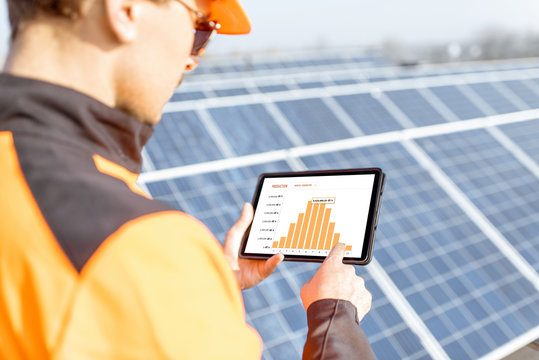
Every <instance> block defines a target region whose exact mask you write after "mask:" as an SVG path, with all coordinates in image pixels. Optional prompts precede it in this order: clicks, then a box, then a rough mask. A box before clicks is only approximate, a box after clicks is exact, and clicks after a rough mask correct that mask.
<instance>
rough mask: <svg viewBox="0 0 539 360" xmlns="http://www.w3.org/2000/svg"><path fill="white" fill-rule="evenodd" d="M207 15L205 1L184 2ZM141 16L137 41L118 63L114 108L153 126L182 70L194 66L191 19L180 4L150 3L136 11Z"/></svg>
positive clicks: (206, 2) (180, 77) (195, 60)
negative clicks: (116, 96)
mask: <svg viewBox="0 0 539 360" xmlns="http://www.w3.org/2000/svg"><path fill="white" fill-rule="evenodd" d="M184 2H185V4H187V5H188V6H190V7H192V8H194V9H196V10H198V11H200V12H202V13H203V14H207V13H208V8H209V0H184ZM140 9H141V11H144V12H145V13H144V16H142V17H141V19H142V20H141V21H140V24H139V27H138V32H137V38H136V40H135V41H134V42H133V43H132V44H129V45H127V46H128V47H129V48H128V49H127V51H126V52H125V56H123V57H122V59H123V61H120V62H119V63H118V67H119V68H118V69H117V70H118V71H117V73H118V74H121V75H120V78H119V79H117V81H116V83H117V84H118V91H117V94H118V98H117V107H119V108H121V109H122V110H125V111H127V112H129V113H131V114H132V115H134V116H136V117H137V118H139V119H140V120H142V121H144V122H147V123H151V124H156V123H157V122H158V121H159V119H160V118H161V111H162V108H163V106H164V105H165V104H166V102H167V101H168V100H169V99H170V96H171V95H172V93H173V91H174V89H175V88H176V87H177V86H178V85H179V84H180V82H181V80H182V78H183V72H184V71H185V69H186V68H188V69H192V68H194V67H196V64H197V59H196V58H194V57H192V56H191V55H190V54H191V48H192V45H193V29H194V22H195V19H194V16H193V14H192V13H191V12H190V11H189V10H188V9H187V8H186V7H185V6H184V5H182V4H181V3H180V2H178V1H176V0H171V1H168V2H161V3H159V2H152V1H150V0H147V1H145V2H144V6H143V7H141V8H140Z"/></svg>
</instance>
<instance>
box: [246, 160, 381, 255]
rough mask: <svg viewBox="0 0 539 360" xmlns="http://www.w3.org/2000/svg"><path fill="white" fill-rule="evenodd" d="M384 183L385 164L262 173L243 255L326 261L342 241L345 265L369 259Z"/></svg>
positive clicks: (254, 199)
mask: <svg viewBox="0 0 539 360" xmlns="http://www.w3.org/2000/svg"><path fill="white" fill-rule="evenodd" d="M384 181H385V174H384V173H383V172H382V170H381V169H379V168H370V169H347V170H324V171H305V172H287V173H266V174H262V175H260V177H259V179H258V184H257V187H256V190H255V194H254V197H253V207H254V208H255V214H254V218H253V222H252V224H251V226H250V227H249V229H248V230H247V232H246V233H245V235H244V237H243V240H242V244H241V247H240V254H239V256H240V257H241V258H247V259H267V258H269V257H271V256H273V255H274V254H277V253H282V254H283V255H284V259H285V260H292V261H315V262H316V261H318V262H321V261H323V260H324V259H325V258H326V256H327V255H328V254H329V252H330V250H331V249H332V248H333V246H334V245H335V244H337V243H338V242H342V243H345V244H346V252H345V257H344V262H345V263H348V264H358V265H365V264H367V263H369V261H370V260H371V255H372V250H373V243H374V233H375V231H376V226H377V223H378V212H379V210H380V200H381V195H382V191H383V186H384Z"/></svg>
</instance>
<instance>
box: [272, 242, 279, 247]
mask: <svg viewBox="0 0 539 360" xmlns="http://www.w3.org/2000/svg"><path fill="white" fill-rule="evenodd" d="M278 246H279V242H278V241H274V242H273V248H274V249H275V248H277V247H278Z"/></svg>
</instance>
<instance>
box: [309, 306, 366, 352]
mask: <svg viewBox="0 0 539 360" xmlns="http://www.w3.org/2000/svg"><path fill="white" fill-rule="evenodd" d="M307 323H308V325H309V332H308V333H307V341H306V342H305V346H304V348H303V360H307V359H308V360H312V359H317V360H318V359H320V360H328V359H332V360H333V359H348V360H349V359H361V360H363V359H373V360H374V354H373V352H372V350H371V347H370V345H369V342H368V340H367V337H366V336H365V333H364V332H363V330H361V328H360V327H359V322H358V321H357V310H356V307H355V306H354V305H353V304H352V303H351V302H349V301H345V300H337V299H324V300H318V301H316V302H314V303H312V304H311V305H310V306H309V308H308V309H307Z"/></svg>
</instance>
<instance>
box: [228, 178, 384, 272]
mask: <svg viewBox="0 0 539 360" xmlns="http://www.w3.org/2000/svg"><path fill="white" fill-rule="evenodd" d="M335 175H337V176H338V175H374V181H373V187H372V193H371V200H370V204H369V213H368V218H367V226H366V229H365V238H364V241H363V249H362V251H361V257H359V258H357V257H344V259H343V262H344V263H346V264H355V265H366V264H368V263H369V262H370V261H371V259H372V251H373V247H374V237H375V233H376V227H377V225H378V214H379V212H380V203H381V196H382V193H383V187H384V183H385V174H384V173H383V171H382V169H380V168H362V169H339V170H316V171H301V172H275V173H264V174H261V175H260V176H259V177H258V182H257V185H256V189H255V193H254V195H253V200H252V204H253V208H254V209H255V213H256V207H257V205H258V201H259V199H260V193H261V191H262V186H263V184H264V180H265V179H267V178H279V177H281V178H282V177H298V178H299V177H306V176H335ZM250 230H251V226H249V228H248V229H247V231H246V232H245V234H244V235H243V238H242V242H241V246H240V252H239V257H240V258H243V259H256V260H260V259H269V258H270V257H272V256H273V254H263V253H246V252H245V248H246V246H247V240H248V238H249V233H250ZM325 258H326V256H310V255H288V254H285V258H284V260H285V261H304V262H322V261H324V259H325Z"/></svg>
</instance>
